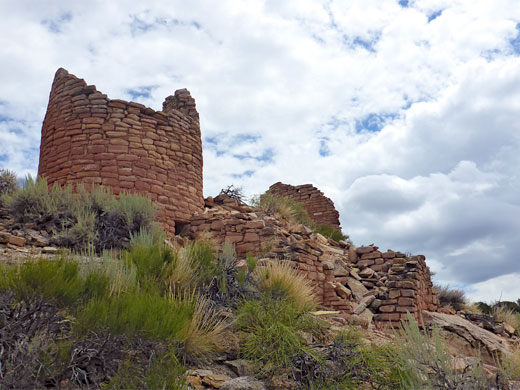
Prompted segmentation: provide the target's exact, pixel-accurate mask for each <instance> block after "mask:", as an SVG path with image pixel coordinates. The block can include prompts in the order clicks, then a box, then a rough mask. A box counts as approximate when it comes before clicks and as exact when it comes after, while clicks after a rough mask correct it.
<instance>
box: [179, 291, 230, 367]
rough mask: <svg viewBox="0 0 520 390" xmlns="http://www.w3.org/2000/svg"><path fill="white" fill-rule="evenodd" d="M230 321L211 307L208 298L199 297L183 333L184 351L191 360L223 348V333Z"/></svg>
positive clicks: (206, 357)
mask: <svg viewBox="0 0 520 390" xmlns="http://www.w3.org/2000/svg"><path fill="white" fill-rule="evenodd" d="M228 327H229V322H228V321H227V320H226V318H225V317H224V316H222V313H221V312H220V311H218V310H215V309H213V308H212V307H211V305H210V303H209V301H208V300H207V299H206V298H203V297H201V298H199V299H198V301H197V306H196V308H195V311H194V313H193V316H192V317H191V320H190V321H189V322H188V323H187V324H186V326H185V327H184V329H183V330H182V333H181V338H182V340H183V341H184V353H185V355H186V357H187V358H188V359H189V360H190V361H202V360H205V359H208V358H210V357H211V356H212V355H214V354H215V353H218V352H220V351H221V350H222V346H223V343H222V337H223V333H224V332H225V331H226V330H227V328H228Z"/></svg>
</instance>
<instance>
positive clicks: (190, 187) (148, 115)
mask: <svg viewBox="0 0 520 390" xmlns="http://www.w3.org/2000/svg"><path fill="white" fill-rule="evenodd" d="M163 107H164V111H163V112H156V111H154V110H152V109H151V108H147V107H145V106H144V105H142V104H138V103H133V102H126V101H123V100H115V99H109V98H108V97H107V95H104V94H102V93H101V92H99V91H97V90H96V87H95V86H92V85H87V84H86V83H85V81H84V80H82V79H79V78H77V77H76V76H74V75H71V74H69V73H68V72H67V71H66V70H65V69H59V70H58V71H57V72H56V75H55V78H54V82H53V84H52V89H51V93H50V98H49V104H48V107H47V113H46V115H45V119H44V122H43V127H42V137H41V146H40V162H39V167H38V175H41V176H44V177H46V178H47V180H48V183H49V185H53V184H54V183H58V184H60V185H66V184H71V185H73V186H76V185H78V184H80V183H81V184H84V185H85V186H87V187H91V186H93V185H103V186H106V187H109V188H110V189H111V190H112V191H113V192H114V193H115V194H119V193H121V192H135V193H139V194H142V195H145V196H148V197H150V198H151V199H152V200H153V201H154V202H155V203H156V205H157V209H158V220H159V221H160V222H162V223H163V225H164V226H165V227H166V228H167V230H169V231H170V232H174V228H175V221H180V222H186V221H188V220H189V219H190V217H191V215H192V214H193V213H194V212H196V211H199V210H201V209H202V207H203V204H204V203H203V202H204V199H203V194H202V142H201V135H200V126H199V116H198V113H197V111H196V109H195V101H194V100H193V99H192V98H191V96H190V94H189V92H188V91H187V90H185V89H184V90H178V91H176V93H175V95H174V96H170V97H168V98H167V99H166V101H165V103H164V105H163Z"/></svg>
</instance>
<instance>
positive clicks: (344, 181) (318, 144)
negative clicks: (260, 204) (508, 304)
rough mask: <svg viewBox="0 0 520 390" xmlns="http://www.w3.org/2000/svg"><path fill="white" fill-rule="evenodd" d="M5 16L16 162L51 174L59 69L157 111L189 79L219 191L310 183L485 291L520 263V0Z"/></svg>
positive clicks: (370, 236)
mask: <svg viewBox="0 0 520 390" xmlns="http://www.w3.org/2000/svg"><path fill="white" fill-rule="evenodd" d="M0 12H1V13H2V15H9V17H8V18H4V19H3V20H2V23H1V24H0V45H1V47H2V51H0V62H1V63H2V72H1V73H0V163H1V164H2V166H6V167H8V168H10V169H14V170H16V171H17V172H18V173H19V174H21V175H23V174H25V173H28V172H30V173H33V174H34V173H36V169H37V158H38V157H37V148H38V146H39V135H40V126H41V122H42V120H43V116H44V113H45V108H46V104H47V98H48V94H49V89H50V85H51V82H52V76H53V74H54V72H55V71H56V69H57V68H58V67H61V66H63V67H65V68H67V69H68V70H69V71H70V72H72V73H74V74H76V75H77V76H78V77H82V78H84V79H85V80H86V81H87V82H88V83H91V84H96V85H97V86H98V89H100V90H101V91H103V92H104V93H107V94H108V95H109V96H110V97H112V98H123V99H128V100H130V99H131V94H132V91H134V92H135V91H141V92H142V91H146V92H148V94H146V95H142V96H140V97H137V98H136V99H137V100H138V101H141V102H143V103H144V104H147V105H149V106H151V107H153V108H156V109H159V108H160V107H161V104H162V101H163V99H164V98H165V97H166V96H167V95H170V94H172V93H173V92H174V91H175V89H178V88H182V87H187V88H188V89H189V90H190V91H191V93H192V95H193V96H194V97H195V99H196V101H197V105H198V109H199V112H200V114H201V124H202V133H203V137H204V140H205V142H204V144H205V155H204V158H205V167H204V172H205V192H206V195H215V193H216V192H218V191H219V190H220V188H222V187H224V186H225V185H227V184H230V183H232V182H233V183H235V184H237V185H243V186H244V189H245V191H246V192H247V193H248V194H254V193H259V192H262V191H264V190H265V189H267V187H268V186H269V185H270V184H272V183H274V182H276V181H279V180H281V181H284V182H287V183H292V184H303V183H309V182H311V183H313V184H314V185H316V186H318V187H319V188H320V189H322V190H323V191H324V192H325V193H326V194H327V195H329V196H330V197H331V198H333V200H334V201H335V203H336V205H337V206H338V208H339V210H340V213H341V215H342V224H343V226H344V228H345V231H346V233H348V234H350V235H351V237H352V239H353V240H354V242H355V243H359V244H361V243H370V242H376V243H379V244H381V245H382V246H385V247H392V248H394V249H399V250H403V251H412V252H424V253H425V254H426V255H427V257H428V259H430V264H431V265H432V268H434V269H435V270H436V271H437V272H438V274H437V279H438V280H439V281H441V282H449V283H452V284H457V285H465V286H468V288H471V287H473V286H477V285H480V283H487V284H486V286H491V285H492V286H497V283H499V282H500V281H501V280H503V279H500V278H506V276H505V275H507V274H511V275H513V276H511V277H512V278H513V279H514V278H515V277H517V276H518V273H519V272H520V269H519V267H520V266H519V265H518V262H517V261H516V253H518V250H519V249H520V248H519V247H518V244H517V240H516V236H518V233H519V230H520V226H519V223H518V222H517V221H518V220H520V215H519V214H520V211H519V205H520V201H519V200H518V193H520V179H519V176H518V173H517V168H516V167H518V166H519V164H520V157H519V156H520V153H519V149H520V145H519V138H520V121H518V117H519V112H520V88H519V87H518V86H519V85H520V57H519V54H520V53H515V52H514V49H513V47H512V46H511V44H510V40H512V39H514V38H515V37H517V35H518V34H519V29H518V23H519V22H520V3H518V1H516V0H496V1H493V2H489V1H487V0H455V1H446V0H415V1H410V2H409V6H408V7H406V8H405V7H401V6H399V4H398V1H396V0H384V1H379V0H378V1H375V0H374V1H366V0H365V1H361V0H360V1H350V2H344V1H343V2H341V1H326V2H325V1H324V2H321V1H311V0H306V1H301V0H298V1H296V0H295V1H283V2H279V1H248V2H236V1H231V0H228V1H221V2H219V3H218V4H217V3H215V2H207V1H192V2H189V3H187V2H183V1H166V0H153V1H148V2H137V1H125V2H123V1H111V2H108V3H107V2H102V1H94V2H88V3H86V2H69V1H64V0H62V1H54V2H52V3H48V2H45V3H37V4H36V3H34V2H29V1H26V0H25V1H16V2H1V3H0ZM434 16H435V17H434ZM363 129H365V130H363ZM367 129H368V130H372V131H368V130H367ZM373 130H376V131H373ZM320 150H321V154H320ZM325 151H326V153H324V152H325ZM515 272H516V274H515ZM488 279H489V281H487V282H486V280H488ZM519 281H520V280H519ZM489 291H490V294H491V295H493V294H495V295H496V291H498V290H495V289H493V288H490V289H489ZM491 299H498V297H496V296H494V295H493V296H490V297H489V299H488V300H491Z"/></svg>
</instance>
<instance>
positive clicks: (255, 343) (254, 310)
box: [236, 295, 323, 367]
mask: <svg viewBox="0 0 520 390" xmlns="http://www.w3.org/2000/svg"><path fill="white" fill-rule="evenodd" d="M236 324H237V326H238V328H239V329H240V330H242V331H244V332H246V336H245V338H244V340H243V341H242V343H241V345H240V351H241V355H242V356H243V357H245V358H246V359H250V360H253V361H257V362H258V361H259V362H263V363H270V364H272V365H274V367H282V366H283V367H287V366H289V365H290V363H291V361H292V358H293V357H294V355H296V354H298V353H300V352H302V351H308V349H307V347H306V345H305V342H304V339H303V338H302V336H301V333H300V332H310V333H312V334H316V335H318V334H321V332H323V324H322V323H320V322H318V321H317V320H315V319H314V318H313V317H312V316H310V315H309V314H307V313H306V312H305V311H302V310H299V309H297V308H296V307H295V306H294V305H293V304H291V303H290V302H289V301H287V300H283V299H274V298H272V297H270V296H266V295H263V296H262V298H261V299H260V300H246V301H245V302H244V303H243V304H242V305H241V306H240V307H239V308H238V310H237V314H236Z"/></svg>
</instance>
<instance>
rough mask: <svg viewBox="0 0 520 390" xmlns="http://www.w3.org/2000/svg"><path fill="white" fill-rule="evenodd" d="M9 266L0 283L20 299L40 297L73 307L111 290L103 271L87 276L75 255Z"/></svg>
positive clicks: (30, 299)
mask: <svg viewBox="0 0 520 390" xmlns="http://www.w3.org/2000/svg"><path fill="white" fill-rule="evenodd" d="M5 268H6V269H4V271H5V272H4V279H3V282H2V283H0V286H1V287H2V288H3V289H4V290H7V289H9V290H11V291H12V292H13V294H14V296H15V298H16V299H17V300H18V301H25V302H33V301H34V300H35V299H38V298H40V299H44V300H46V301H49V302H52V303H54V304H56V305H58V306H68V307H73V306H74V305H76V304H78V303H80V302H86V301H88V300H89V299H91V298H94V297H103V296H105V295H106V294H108V286H109V279H108V277H106V276H105V275H103V274H102V273H101V272H90V273H88V274H87V275H86V278H83V277H82V276H81V275H80V273H79V265H78V263H77V262H76V261H74V260H73V259H68V258H65V257H62V258H60V259H58V260H45V259H39V260H32V261H29V262H26V263H24V264H22V265H21V266H20V267H5Z"/></svg>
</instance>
